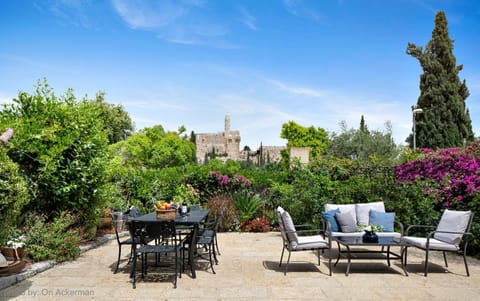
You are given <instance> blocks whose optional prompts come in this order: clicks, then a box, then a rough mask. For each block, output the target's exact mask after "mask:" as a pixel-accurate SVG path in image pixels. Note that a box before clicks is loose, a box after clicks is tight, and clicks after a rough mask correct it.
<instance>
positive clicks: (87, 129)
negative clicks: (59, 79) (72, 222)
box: [0, 81, 107, 212]
mask: <svg viewBox="0 0 480 301" xmlns="http://www.w3.org/2000/svg"><path fill="white" fill-rule="evenodd" d="M0 122H1V124H2V125H4V126H9V127H12V128H13V129H14V130H15V136H14V137H13V138H12V139H11V141H10V144H9V151H8V155H9V156H10V158H12V160H13V161H14V162H16V163H18V164H19V166H20V169H21V171H22V174H23V175H24V176H25V178H26V180H27V183H28V188H29V192H30V195H31V198H32V199H34V200H35V202H32V203H31V206H30V208H29V209H30V210H31V209H36V210H39V211H41V212H51V211H62V210H64V209H73V208H75V209H78V210H85V211H86V212H93V210H94V209H95V208H96V207H98V206H99V204H100V203H101V200H100V199H99V198H98V192H99V189H101V187H102V185H103V183H104V170H105V164H106V162H107V160H105V158H106V145H107V139H106V135H105V133H104V131H103V123H102V120H101V119H100V117H99V113H98V111H97V109H96V108H95V107H94V106H92V104H91V102H90V101H87V100H85V99H84V100H82V101H77V100H76V99H75V96H74V95H73V92H72V90H67V92H66V93H65V94H64V95H62V96H60V97H57V96H55V94H54V93H53V91H52V90H51V88H50V87H49V86H48V84H47V83H46V81H44V82H43V83H40V82H39V83H38V85H37V88H36V90H35V92H34V93H33V94H28V93H26V92H20V93H19V95H18V99H14V100H13V103H11V104H5V105H4V109H3V110H2V111H1V112H0Z"/></svg>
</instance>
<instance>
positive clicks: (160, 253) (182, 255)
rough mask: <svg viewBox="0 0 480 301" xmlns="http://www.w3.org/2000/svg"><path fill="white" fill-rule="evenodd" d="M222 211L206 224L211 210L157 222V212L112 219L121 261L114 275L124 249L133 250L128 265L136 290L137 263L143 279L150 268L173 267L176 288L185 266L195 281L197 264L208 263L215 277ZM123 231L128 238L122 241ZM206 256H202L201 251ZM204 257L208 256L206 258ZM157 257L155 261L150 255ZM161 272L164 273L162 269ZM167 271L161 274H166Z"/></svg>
mask: <svg viewBox="0 0 480 301" xmlns="http://www.w3.org/2000/svg"><path fill="white" fill-rule="evenodd" d="M223 212H224V211H223V210H221V211H220V213H219V214H218V215H217V216H216V217H215V219H213V220H212V221H206V220H207V217H208V215H209V210H202V209H200V208H199V207H194V206H192V207H190V208H189V210H188V213H187V214H179V213H178V214H176V216H175V218H174V219H162V218H158V217H157V214H156V212H151V213H148V214H145V215H139V214H138V215H137V214H134V215H133V216H132V215H130V216H128V217H122V216H118V217H116V216H113V221H112V222H113V225H114V228H115V234H116V238H117V243H118V259H117V264H116V267H115V270H114V273H117V272H118V267H119V264H120V260H121V252H122V246H125V245H128V246H130V255H129V258H128V263H127V264H130V263H132V265H131V271H130V278H132V286H133V288H136V282H137V262H138V261H139V260H140V263H141V264H140V270H141V277H142V278H144V277H145V276H146V275H147V270H148V267H161V268H163V267H164V266H165V265H169V264H170V265H173V268H174V269H173V276H174V278H173V284H174V288H176V287H177V277H180V278H181V277H182V272H185V265H186V264H188V265H189V266H190V271H191V276H192V278H196V270H195V260H196V259H198V258H204V257H203V255H205V254H207V256H208V257H206V259H207V260H208V262H209V266H210V268H211V270H212V273H213V274H215V270H214V267H213V266H214V263H215V264H218V259H217V255H220V252H219V250H218V242H217V240H216V234H217V230H218V225H219V224H220V222H221V219H222V216H223ZM124 227H127V228H128V230H129V236H128V237H127V238H126V239H122V238H121V236H120V234H119V232H121V231H122V230H123V229H124ZM203 250H204V251H205V252H202V251H203ZM203 253H205V254H203ZM149 254H154V255H155V258H154V260H149V259H148V255H149ZM160 270H162V269H160ZM166 270H167V269H163V271H161V272H159V273H162V274H164V272H165V271H166Z"/></svg>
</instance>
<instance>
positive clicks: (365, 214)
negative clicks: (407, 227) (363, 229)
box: [355, 202, 385, 225]
mask: <svg viewBox="0 0 480 301" xmlns="http://www.w3.org/2000/svg"><path fill="white" fill-rule="evenodd" d="M370 210H373V211H378V212H385V205H384V204H383V202H372V203H358V204H355V213H356V214H357V224H358V225H368V224H370Z"/></svg>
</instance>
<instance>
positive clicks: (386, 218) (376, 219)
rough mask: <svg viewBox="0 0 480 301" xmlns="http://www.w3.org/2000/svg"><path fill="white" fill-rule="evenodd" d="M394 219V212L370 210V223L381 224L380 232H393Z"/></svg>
mask: <svg viewBox="0 0 480 301" xmlns="http://www.w3.org/2000/svg"><path fill="white" fill-rule="evenodd" d="M394 220H395V212H380V211H375V210H370V220H369V221H370V224H371V225H374V226H382V232H393V221H394Z"/></svg>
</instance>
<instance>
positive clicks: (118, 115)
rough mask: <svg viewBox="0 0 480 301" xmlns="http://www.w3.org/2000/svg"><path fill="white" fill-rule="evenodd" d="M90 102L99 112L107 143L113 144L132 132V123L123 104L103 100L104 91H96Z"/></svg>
mask: <svg viewBox="0 0 480 301" xmlns="http://www.w3.org/2000/svg"><path fill="white" fill-rule="evenodd" d="M92 104H93V105H94V106H96V107H97V108H98V110H99V112H100V118H101V119H102V120H103V124H104V127H105V131H106V132H107V138H108V144H114V143H116V142H118V141H120V140H123V139H125V137H126V135H127V133H132V132H133V130H134V125H133V122H132V119H131V118H130V115H128V112H127V111H125V109H124V108H123V106H121V105H114V104H110V103H107V102H106V101H105V92H98V93H97V95H96V96H95V100H92Z"/></svg>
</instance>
